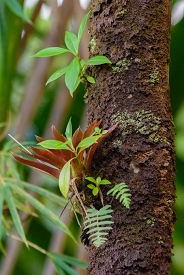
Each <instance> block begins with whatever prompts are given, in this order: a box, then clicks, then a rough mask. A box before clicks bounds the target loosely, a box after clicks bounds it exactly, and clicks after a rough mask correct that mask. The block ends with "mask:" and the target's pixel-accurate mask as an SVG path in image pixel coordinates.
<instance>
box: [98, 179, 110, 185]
mask: <svg viewBox="0 0 184 275" xmlns="http://www.w3.org/2000/svg"><path fill="white" fill-rule="evenodd" d="M100 184H111V182H110V181H109V180H101V181H100Z"/></svg>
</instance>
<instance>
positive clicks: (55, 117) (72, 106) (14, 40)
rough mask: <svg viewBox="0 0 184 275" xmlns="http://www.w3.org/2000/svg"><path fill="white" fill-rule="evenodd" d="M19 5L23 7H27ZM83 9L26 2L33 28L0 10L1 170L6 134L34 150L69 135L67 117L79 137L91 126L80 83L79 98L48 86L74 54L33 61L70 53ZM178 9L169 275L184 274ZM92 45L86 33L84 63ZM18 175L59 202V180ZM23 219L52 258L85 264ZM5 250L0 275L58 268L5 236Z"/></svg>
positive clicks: (43, 224)
mask: <svg viewBox="0 0 184 275" xmlns="http://www.w3.org/2000/svg"><path fill="white" fill-rule="evenodd" d="M5 2H11V1H5ZM19 3H21V4H23V1H19ZM61 3H62V5H61ZM84 3H86V4H87V1H83V2H82V1H80V2H79V1H78V0H75V1H74V0H64V1H56V0H49V1H42V0H40V1H36V0H35V1H25V3H24V7H25V13H26V14H27V16H28V17H29V18H31V20H32V22H33V24H32V25H30V24H29V23H28V22H25V20H22V19H21V18H20V17H17V16H16V15H15V14H14V13H12V10H11V9H10V6H8V5H6V6H4V9H3V5H2V6H1V7H0V17H1V20H0V27H1V33H0V34H1V36H0V39H1V40H0V60H1V61H0V127H1V128H0V130H1V132H0V133H1V156H0V157H1V165H2V158H3V157H2V156H4V155H3V154H4V153H3V152H5V151H6V152H8V146H9V137H8V136H7V133H10V134H12V135H13V136H15V137H16V138H17V139H18V140H19V141H29V144H30V143H31V142H35V137H34V135H35V134H36V135H40V136H44V137H46V138H51V130H50V128H51V125H52V124H54V125H55V126H56V128H57V129H58V130H59V131H60V132H63V131H64V129H65V127H66V123H67V121H68V119H69V117H72V121H73V125H74V130H75V128H77V127H78V125H79V124H80V125H81V126H82V128H83V129H84V128H85V126H86V125H87V121H86V111H85V102H84V99H83V96H84V94H85V91H84V88H83V86H82V84H80V86H79V88H78V89H77V91H76V92H75V93H74V97H73V98H71V96H70V95H69V92H68V90H67V88H66V86H65V84H64V80H63V78H59V79H58V80H57V81H54V82H52V83H50V84H48V85H47V86H45V83H46V80H47V79H48V77H49V76H50V75H51V74H52V73H53V72H54V71H55V70H57V69H59V68H61V67H64V66H66V65H67V64H68V63H69V62H70V61H71V55H69V54H65V55H61V56H57V57H48V58H43V59H42V58H33V57H31V56H32V55H33V54H35V53H36V52H38V51H39V50H40V49H43V48H46V47H51V46H61V47H62V46H64V42H63V41H64V33H65V30H70V31H73V32H74V33H77V31H78V27H79V24H80V22H81V20H82V18H83V17H84V15H85V14H86V12H87V11H86V10H85V8H87V5H86V6H82V7H81V4H84ZM173 6H174V9H173V19H172V22H173V25H172V29H171V35H172V40H171V64H170V85H171V104H172V110H173V117H174V123H175V132H176V136H175V142H176V172H177V177H176V188H177V199H176V207H175V208H176V216H177V221H176V223H175V232H174V234H173V238H174V244H175V247H174V249H173V253H174V256H173V263H172V267H171V274H172V275H182V274H184V261H183V259H184V219H183V215H184V183H183V179H184V169H183V167H184V36H183V33H184V18H182V15H181V18H179V17H180V14H179V11H182V7H183V9H184V1H183V0H182V1H181V0H180V1H177V0H175V1H173ZM177 7H178V8H177ZM25 19H26V20H28V19H27V18H25ZM88 43H89V41H88V33H87V29H86V30H85V33H84V35H83V38H82V43H81V49H80V55H81V58H83V59H87V58H88ZM1 168H2V167H1ZM17 168H18V171H19V174H20V175H21V178H22V179H23V180H25V181H28V182H30V183H32V184H35V185H38V186H42V187H44V188H45V189H48V190H50V191H52V192H54V193H55V194H58V195H60V193H59V189H58V183H57V182H56V181H54V180H53V179H51V178H49V177H47V176H44V175H42V174H41V173H39V172H35V171H34V170H33V169H28V168H27V167H25V166H22V165H17ZM33 195H34V196H35V194H33ZM37 198H38V199H39V201H41V202H42V203H43V204H44V205H46V206H47V207H48V208H49V209H51V210H52V211H53V212H54V213H55V214H56V215H58V216H59V215H60V213H61V211H62V207H60V206H58V205H56V204H54V203H53V202H51V201H50V200H48V199H45V197H43V196H41V195H39V196H38V197H37ZM35 214H36V213H35ZM22 219H23V225H24V228H25V231H26V232H27V233H26V236H27V239H28V240H30V241H32V242H34V243H36V244H37V245H39V246H40V247H42V248H43V249H46V250H47V251H52V252H58V253H63V254H67V255H71V256H76V257H77V258H79V259H83V260H85V259H86V253H85V249H84V247H83V246H82V245H79V246H76V245H75V244H74V243H73V242H72V240H71V239H70V238H68V237H67V236H66V235H65V234H63V232H62V231H60V230H59V229H57V228H56V226H54V225H53V224H52V223H51V222H50V221H48V220H47V219H46V218H44V217H43V216H41V217H40V218H38V217H36V215H35V217H32V218H30V217H29V216H28V217H27V216H26V217H25V216H22ZM61 219H62V220H63V221H64V222H65V223H66V224H67V225H68V226H70V229H71V231H72V232H75V236H76V235H78V236H79V235H80V232H79V230H78V225H77V223H76V221H75V218H74V217H73V215H72V213H70V212H69V210H65V212H64V213H63V214H62V217H61ZM0 234H2V232H0ZM79 243H80V240H79ZM0 246H1V244H0ZM2 246H4V247H5V248H6V258H5V257H4V256H3V253H1V254H0V261H1V262H0V271H1V275H16V274H19V275H32V274H39V275H40V274H43V275H52V274H55V271H54V266H53V264H52V263H51V262H50V261H49V260H48V258H47V257H45V255H44V254H42V253H40V252H39V251H37V250H35V249H33V248H30V250H28V249H27V248H26V246H25V245H22V244H21V243H20V242H18V241H15V240H13V239H11V238H9V237H7V236H4V237H3V242H2ZM2 246H1V248H2ZM79 274H81V275H82V274H85V271H83V270H80V271H79Z"/></svg>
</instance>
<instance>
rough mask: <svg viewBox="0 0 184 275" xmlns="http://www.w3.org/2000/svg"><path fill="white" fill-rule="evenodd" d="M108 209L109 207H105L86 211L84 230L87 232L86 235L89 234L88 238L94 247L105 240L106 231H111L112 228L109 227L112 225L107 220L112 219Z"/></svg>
mask: <svg viewBox="0 0 184 275" xmlns="http://www.w3.org/2000/svg"><path fill="white" fill-rule="evenodd" d="M110 207H111V206H110V205H105V206H104V207H102V208H101V209H100V210H97V209H95V208H90V209H88V210H87V215H86V220H85V221H84V230H87V233H88V234H90V236H89V238H90V239H91V240H92V243H93V244H94V245H95V246H96V247H99V246H100V245H102V244H103V243H104V242H105V241H106V240H107V238H106V237H105V236H106V235H107V234H108V232H107V231H108V230H111V229H112V227H111V226H109V225H111V224H113V222H112V221H111V220H109V218H110V219H111V218H112V216H111V215H109V214H110V213H112V212H113V210H112V209H110Z"/></svg>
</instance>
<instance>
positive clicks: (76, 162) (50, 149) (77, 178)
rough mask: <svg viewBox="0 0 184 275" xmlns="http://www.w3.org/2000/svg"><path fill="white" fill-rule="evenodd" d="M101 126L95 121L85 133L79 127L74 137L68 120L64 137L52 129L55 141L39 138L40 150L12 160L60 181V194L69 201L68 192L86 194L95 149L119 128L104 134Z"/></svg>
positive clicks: (15, 155)
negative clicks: (85, 185)
mask: <svg viewBox="0 0 184 275" xmlns="http://www.w3.org/2000/svg"><path fill="white" fill-rule="evenodd" d="M100 123H101V121H96V120H95V121H94V122H92V123H91V124H90V125H89V126H88V127H87V129H86V130H85V131H84V132H83V131H82V130H81V128H80V127H79V128H78V129H77V130H76V131H75V132H74V134H73V135H72V124H71V120H69V122H68V125H67V127H66V132H65V136H64V135H62V134H60V133H59V132H58V131H57V130H56V128H55V127H54V126H52V135H53V138H54V139H53V140H45V139H44V138H42V137H38V136H36V139H37V141H38V142H39V143H38V145H39V146H38V147H33V146H31V147H30V148H29V149H30V153H29V152H27V151H23V150H21V151H22V153H23V154H24V156H22V155H17V154H13V157H14V158H15V159H16V160H17V161H19V162H21V163H24V164H26V165H29V166H32V167H34V168H36V169H37V170H40V171H41V172H44V173H46V174H48V175H51V176H53V177H55V178H56V179H58V180H59V188H60V190H61V193H62V194H63V196H64V197H65V198H67V199H68V194H69V191H70V192H72V194H75V195H76V193H78V194H79V193H80V192H81V191H83V189H84V182H85V177H86V176H89V175H90V173H91V163H92V159H93V155H94V153H95V151H96V149H97V148H98V146H99V145H100V144H101V142H102V141H103V140H104V139H105V138H106V137H107V136H108V135H109V134H110V133H111V132H112V131H113V130H114V129H115V128H116V127H117V124H115V125H113V126H112V127H111V128H109V129H108V130H102V129H100V128H99V125H100ZM26 156H27V157H26Z"/></svg>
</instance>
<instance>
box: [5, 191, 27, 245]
mask: <svg viewBox="0 0 184 275" xmlns="http://www.w3.org/2000/svg"><path fill="white" fill-rule="evenodd" d="M4 192H5V200H6V202H7V204H8V207H9V210H10V213H11V216H12V219H13V222H14V224H15V227H16V229H17V231H18V233H19V235H20V237H21V238H22V240H23V241H24V243H25V244H26V246H28V244H27V240H26V236H25V234H24V229H23V227H22V224H21V221H20V217H19V214H18V212H17V209H16V206H15V204H14V200H13V196H12V193H11V191H10V189H9V187H8V186H6V187H5V189H4Z"/></svg>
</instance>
